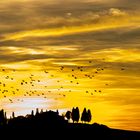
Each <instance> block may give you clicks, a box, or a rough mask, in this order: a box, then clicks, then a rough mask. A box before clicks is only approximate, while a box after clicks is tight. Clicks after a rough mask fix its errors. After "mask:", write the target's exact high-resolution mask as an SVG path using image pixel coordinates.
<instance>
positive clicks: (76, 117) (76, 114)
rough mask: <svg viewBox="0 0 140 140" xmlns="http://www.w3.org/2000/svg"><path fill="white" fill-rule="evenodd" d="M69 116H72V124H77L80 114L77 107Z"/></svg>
mask: <svg viewBox="0 0 140 140" xmlns="http://www.w3.org/2000/svg"><path fill="white" fill-rule="evenodd" d="M71 116H72V120H73V122H75V121H76V122H78V121H79V118H80V113H79V108H78V107H76V108H73V109H72V113H71Z"/></svg>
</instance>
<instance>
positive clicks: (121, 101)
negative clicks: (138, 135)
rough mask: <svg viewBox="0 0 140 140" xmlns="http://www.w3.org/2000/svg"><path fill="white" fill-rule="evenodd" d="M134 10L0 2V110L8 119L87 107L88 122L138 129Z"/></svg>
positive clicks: (139, 62)
mask: <svg viewBox="0 0 140 140" xmlns="http://www.w3.org/2000/svg"><path fill="white" fill-rule="evenodd" d="M62 2H63V5H62V4H60V3H62ZM138 4H139V1H138V0H135V4H132V3H131V2H130V1H129V0H124V2H121V1H120V0H114V1H110V0H106V2H103V1H101V0H96V1H95V0H90V1H85V0H82V1H78V0H77V1H71V2H70V1H68V2H64V1H63V0H60V1H57V2H56V1H55V0H50V1H48V2H46V1H45V0H41V1H34V0H29V1H22V2H20V1H19V0H13V1H12V2H11V3H9V1H8V0H5V1H1V2H0V18H1V22H0V32H1V34H0V54H1V55H0V77H1V79H0V98H1V100H0V105H1V108H4V109H5V110H6V111H7V114H8V116H10V115H11V114H12V113H11V112H12V111H14V112H15V114H16V115H25V114H27V113H30V111H31V110H32V109H36V108H39V109H41V108H43V109H44V110H46V109H53V110H56V109H59V111H60V112H61V113H63V112H65V111H66V110H71V108H72V107H74V106H78V107H79V108H80V111H81V112H82V110H83V108H84V107H87V108H89V109H91V111H92V114H93V119H92V123H93V122H98V123H102V124H105V125H108V126H110V127H114V128H121V129H130V130H140V125H139V116H140V113H139V110H140V94H139V92H140V88H139V87H140V81H139V76H140V73H139V71H140V55H139V54H140V48H139V47H140V43H139V40H140V15H139V11H140V9H139V7H137V5H138ZM122 5H124V6H123V8H122V7H121V6H122ZM63 7H65V8H63ZM70 7H71V8H70ZM132 120H133V121H132Z"/></svg>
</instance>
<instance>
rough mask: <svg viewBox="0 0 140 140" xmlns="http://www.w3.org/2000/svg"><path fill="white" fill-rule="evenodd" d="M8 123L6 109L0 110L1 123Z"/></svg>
mask: <svg viewBox="0 0 140 140" xmlns="http://www.w3.org/2000/svg"><path fill="white" fill-rule="evenodd" d="M5 123H6V117H5V113H4V110H3V109H2V110H0V125H4V124H5Z"/></svg>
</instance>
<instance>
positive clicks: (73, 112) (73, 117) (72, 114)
mask: <svg viewBox="0 0 140 140" xmlns="http://www.w3.org/2000/svg"><path fill="white" fill-rule="evenodd" d="M71 117H72V121H73V123H74V121H75V108H74V107H73V108H72V113H71Z"/></svg>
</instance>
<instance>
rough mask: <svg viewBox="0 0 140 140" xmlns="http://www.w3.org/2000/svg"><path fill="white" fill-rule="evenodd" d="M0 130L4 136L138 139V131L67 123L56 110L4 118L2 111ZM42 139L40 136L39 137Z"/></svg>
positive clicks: (139, 139) (139, 134)
mask: <svg viewBox="0 0 140 140" xmlns="http://www.w3.org/2000/svg"><path fill="white" fill-rule="evenodd" d="M2 114H3V115H2ZM0 121H1V122H0V132H1V134H4V133H5V136H10V137H11V138H13V137H14V136H17V135H20V137H22V138H23V137H25V136H27V135H28V136H31V137H32V139H33V138H34V137H40V138H41V137H44V136H45V139H47V138H48V139H49V138H51V139H54V138H55V139H63V138H64V139H78V140H79V139H83V138H84V139H107V140H140V132H135V131H126V130H118V129H111V128H109V127H107V126H105V125H102V124H101V125H100V124H97V123H94V124H86V123H68V121H67V120H65V118H64V116H60V115H59V113H58V112H54V111H46V112H43V111H42V112H40V113H39V112H37V113H36V114H35V115H34V114H33V113H32V114H29V115H26V116H25V117H24V116H18V117H14V114H13V117H12V118H10V119H6V118H5V116H4V111H3V113H1V115H0ZM41 139H42V138H41Z"/></svg>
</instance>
